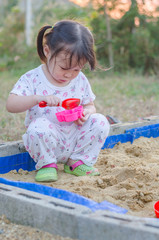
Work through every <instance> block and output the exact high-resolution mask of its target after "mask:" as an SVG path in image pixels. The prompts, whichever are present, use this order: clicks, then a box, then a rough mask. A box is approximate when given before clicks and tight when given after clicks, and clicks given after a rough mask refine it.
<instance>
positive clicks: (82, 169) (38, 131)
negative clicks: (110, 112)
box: [6, 20, 109, 182]
mask: <svg viewBox="0 0 159 240" xmlns="http://www.w3.org/2000/svg"><path fill="white" fill-rule="evenodd" d="M93 47H94V40H93V37H92V34H91V32H90V31H89V30H88V28H86V27H84V26H83V25H81V24H80V23H78V22H75V21H71V20H66V21H65V20H63V21H60V22H57V23H56V24H55V25H54V26H53V27H52V26H44V27H42V28H41V29H40V31H39V33H38V36H37V51H38V54H39V57H40V59H41V61H42V62H43V64H42V65H40V66H39V67H37V68H35V69H33V70H31V71H29V72H27V73H25V74H24V75H23V76H21V78H20V79H19V81H18V82H17V83H16V84H15V86H14V87H13V89H12V91H11V93H10V95H9V97H8V100H7V104H6V108H7V110H8V111H9V112H12V113H18V112H24V111H27V113H26V119H25V126H26V128H27V131H26V133H25V134H24V135H23V141H24V145H25V148H26V150H27V151H28V152H29V154H30V156H31V157H32V158H33V159H34V161H35V162H36V169H37V170H38V171H37V173H36V176H35V180H36V181H41V182H48V181H56V180H57V163H59V162H60V163H61V162H62V163H64V171H65V172H66V173H69V174H73V175H76V176H84V175H90V176H92V175H93V176H95V175H99V172H98V170H97V169H96V168H94V167H93V165H94V164H95V163H96V161H97V158H98V155H99V152H100V149H101V147H102V145H103V143H104V141H105V139H106V137H107V136H108V132H109V123H108V121H107V119H106V117H105V116H103V115H101V114H98V113H96V109H95V106H94V103H93V101H94V100H95V95H94V94H93V92H92V90H91V87H90V84H89V82H88V80H87V78H86V77H85V75H84V74H83V73H82V72H81V70H82V68H83V67H84V65H85V64H86V63H88V64H89V66H90V68H91V70H94V69H95V66H96V58H95V53H94V50H93ZM67 98H79V99H80V101H81V105H82V106H83V109H84V110H83V116H82V117H81V118H80V119H78V120H76V121H74V122H59V121H58V120H57V118H56V115H55V114H56V113H57V112H60V111H63V110H65V109H64V108H62V107H61V102H62V101H63V100H64V99H67ZM41 101H45V102H46V103H47V107H46V108H40V107H39V105H38V104H39V103H40V102H41ZM59 105H60V106H59Z"/></svg>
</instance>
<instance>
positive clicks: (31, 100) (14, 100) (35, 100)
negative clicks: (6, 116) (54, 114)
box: [6, 94, 61, 113]
mask: <svg viewBox="0 0 159 240" xmlns="http://www.w3.org/2000/svg"><path fill="white" fill-rule="evenodd" d="M41 101H45V102H47V105H48V106H50V107H52V106H57V105H58V104H60V102H61V101H60V99H59V98H58V97H56V96H53V95H48V96H39V95H31V96H19V95H16V94H10V95H9V97H8V100H7V103H6V109H7V111H8V112H11V113H20V112H25V111H26V110H28V109H30V108H32V107H34V106H35V105H37V104H39V102H41Z"/></svg>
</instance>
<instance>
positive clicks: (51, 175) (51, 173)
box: [35, 167, 57, 182]
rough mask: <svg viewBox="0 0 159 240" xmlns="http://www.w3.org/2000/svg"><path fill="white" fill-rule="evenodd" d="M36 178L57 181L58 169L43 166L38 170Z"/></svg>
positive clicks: (39, 180) (40, 180) (41, 180)
mask: <svg viewBox="0 0 159 240" xmlns="http://www.w3.org/2000/svg"><path fill="white" fill-rule="evenodd" d="M35 180H36V181H37V182H55V181H57V170H56V168H53V167H46V168H41V169H39V170H38V172H37V174H36V176H35Z"/></svg>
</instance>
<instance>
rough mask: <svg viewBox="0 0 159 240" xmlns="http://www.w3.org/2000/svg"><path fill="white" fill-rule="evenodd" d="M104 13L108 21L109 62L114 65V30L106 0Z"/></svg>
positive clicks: (111, 65)
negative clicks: (112, 29)
mask: <svg viewBox="0 0 159 240" xmlns="http://www.w3.org/2000/svg"><path fill="white" fill-rule="evenodd" d="M104 15H105V21H106V26H107V42H108V55H109V56H108V57H109V64H110V67H114V59H113V48H112V32H111V26H110V21H109V15H108V13H107V3H106V1H104Z"/></svg>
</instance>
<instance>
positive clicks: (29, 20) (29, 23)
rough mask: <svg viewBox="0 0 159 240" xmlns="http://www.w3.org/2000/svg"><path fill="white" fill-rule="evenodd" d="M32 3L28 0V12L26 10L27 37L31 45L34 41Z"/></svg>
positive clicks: (27, 42)
mask: <svg viewBox="0 0 159 240" xmlns="http://www.w3.org/2000/svg"><path fill="white" fill-rule="evenodd" d="M31 28H32V5H31V0H26V12H25V37H26V44H27V46H31V43H32V33H31Z"/></svg>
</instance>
